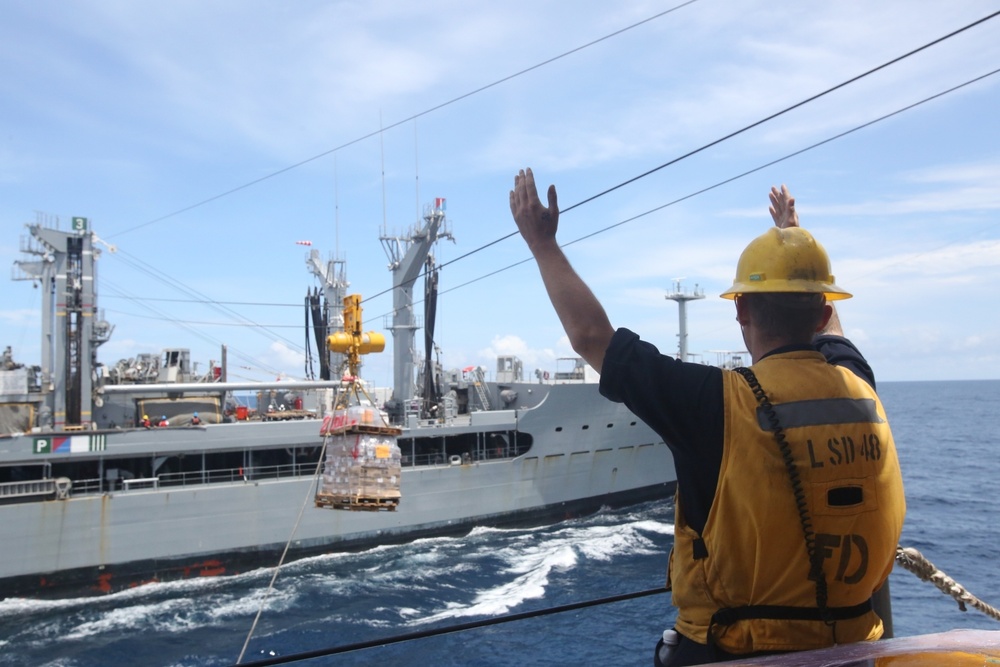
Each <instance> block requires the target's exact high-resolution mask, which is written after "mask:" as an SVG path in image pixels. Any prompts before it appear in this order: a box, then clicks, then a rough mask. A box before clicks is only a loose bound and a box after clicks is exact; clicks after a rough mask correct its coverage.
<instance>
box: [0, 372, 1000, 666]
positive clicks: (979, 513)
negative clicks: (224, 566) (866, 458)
mask: <svg viewBox="0 0 1000 667" xmlns="http://www.w3.org/2000/svg"><path fill="white" fill-rule="evenodd" d="M879 393H880V395H881V396H882V400H883V403H884V404H885V408H886V412H887V414H888V417H889V420H890V423H891V424H892V427H893V433H894V435H895V439H896V443H897V447H898V449H899V455H900V462H901V466H902V469H903V478H904V483H905V484H906V496H907V506H908V511H907V518H906V524H905V527H904V530H903V537H902V539H901V543H902V544H903V545H904V546H912V547H916V548H917V549H919V550H920V551H921V552H922V553H923V554H924V555H925V556H926V557H927V558H928V559H930V560H931V561H932V562H933V563H934V564H935V565H937V566H938V567H939V568H941V569H942V570H944V571H945V572H946V573H948V574H949V575H951V576H952V577H953V578H954V579H955V580H956V581H958V582H959V583H960V584H962V585H964V586H965V587H966V588H967V589H968V590H969V591H970V592H971V593H973V594H974V595H976V596H977V597H979V598H980V599H982V600H984V601H985V602H987V603H990V604H992V605H994V606H1000V578H998V577H997V576H995V574H996V565H995V562H996V560H997V556H998V554H997V548H998V547H1000V522H998V521H997V517H996V514H997V512H996V506H997V505H996V503H997V501H996V498H995V493H994V492H995V487H996V484H995V482H996V480H998V479H1000V462H998V456H997V453H996V451H995V449H996V448H997V447H998V444H1000V443H998V440H1000V436H998V435H997V430H996V428H995V427H994V424H993V420H994V419H995V418H996V415H997V414H1000V409H998V408H1000V380H990V381H963V382H906V383H889V382H887V383H883V384H881V385H880V386H879ZM404 493H405V489H404ZM404 499H405V497H404ZM795 528H796V529H797V527H795ZM289 529H291V527H289ZM672 540H673V506H672V503H671V502H668V501H662V502H655V503H647V504H643V505H637V506H631V507H627V508H621V509H614V510H612V509H607V510H604V511H601V512H599V513H597V514H595V515H592V516H589V517H585V518H580V519H573V520H568V521H565V522H562V523H559V524H555V525H549V526H542V527H532V528H517V529H503V530H501V529H486V528H481V529H476V530H474V531H472V532H471V533H470V534H469V535H467V536H465V537H459V538H455V537H449V538H437V539H425V540H419V541H416V542H413V543H410V544H405V545H396V546H387V547H379V548H375V549H371V550H368V551H364V552H360V553H348V554H331V555H326V556H321V557H316V558H309V559H304V560H299V561H295V562H293V563H290V564H287V565H285V567H283V568H282V569H281V572H280V575H279V577H278V579H277V582H276V584H275V587H274V590H273V591H271V593H270V594H269V595H266V591H267V589H268V584H269V582H270V579H271V570H258V571H256V572H250V573H246V574H243V575H239V576H235V577H229V578H219V579H204V580H197V581H184V582H176V583H169V584H153V585H149V586H145V587H141V588H138V589H133V590H130V591H127V592H123V593H118V594H114V595H109V596H106V597H99V598H79V599H71V600H60V601H37V600H23V599H7V600H3V601H0V665H18V666H22V665H25V666H27V665H30V666H42V665H44V666H48V667H90V666H100V667H125V666H129V667H131V666H133V665H148V666H161V665H162V666H165V667H167V666H170V667H182V666H183V667H195V666H209V665H211V666H215V665H232V664H235V663H236V660H237V657H238V656H239V654H240V650H241V649H242V647H243V643H244V641H245V639H246V637H247V633H248V631H249V630H250V627H251V625H252V623H253V619H254V616H255V615H256V613H257V611H258V609H259V608H260V607H261V605H263V612H262V614H261V617H260V621H259V623H258V625H257V628H256V630H255V632H254V635H253V637H252V639H251V641H250V644H249V648H248V651H247V653H246V655H245V657H244V659H243V662H244V663H246V662H251V661H255V660H262V659H267V658H272V657H276V656H287V655H291V654H293V653H300V652H306V651H315V650H318V649H322V648H325V647H331V646H338V645H343V644H349V643H355V642H361V641H367V640H374V639H378V638H381V637H390V636H393V635H398V634H403V633H413V632H417V631H421V630H427V629H431V628H437V627H444V626H449V625H456V624H460V623H466V622H469V621H473V620H478V619H484V618H489V617H492V616H495V615H499V614H506V613H519V612H525V611H530V610H537V609H544V608H547V607H552V606H556V605H564V604H570V603H575V602H582V601H586V600H592V599H598V598H604V597H608V596H613V595H618V594H625V593H631V592H635V591H643V590H647V589H652V588H655V587H658V586H662V584H663V581H664V574H665V569H666V555H667V552H668V550H669V549H670V546H671V542H672ZM890 587H891V593H892V604H893V620H894V626H895V634H896V636H906V635H914V634H920V633H924V632H939V631H944V630H949V629H954V628H982V629H1000V625H998V624H997V623H996V622H995V621H993V620H992V619H990V618H988V617H987V616H985V615H983V614H981V613H979V612H977V611H975V610H972V609H970V610H969V611H968V612H962V611H960V610H959V609H958V606H957V604H956V603H955V601H954V600H952V599H951V598H950V597H948V596H945V595H943V594H942V593H940V592H939V591H938V590H937V589H936V588H935V587H933V586H932V585H931V584H929V583H925V582H922V581H920V580H919V579H917V578H916V577H915V576H914V575H913V574H911V573H909V572H907V571H906V570H903V569H902V568H900V567H898V566H897V567H896V569H895V570H894V572H893V574H892V576H891V578H890ZM669 602H670V598H669V595H667V594H663V595H652V596H649V597H642V598H637V599H633V600H627V601H622V602H616V603H612V604H605V605H601V606H594V607H588V608H584V609H579V610H575V611H570V612H564V613H561V614H556V615H550V616H543V617H539V618H531V619H525V620H519V621H514V622H511V623H504V624H500V625H494V626H490V627H485V628H478V629H473V630H467V631H464V632H458V633H451V634H445V635H441V636H437V637H430V638H425V639H418V640H414V641H410V642H406V643H402V644H394V645H391V646H387V647H380V648H374V649H367V650H363V651H355V652H351V653H346V654H341V655H336V656H328V657H324V658H318V659H314V660H311V661H303V662H297V663H294V664H300V665H310V666H314V665H331V666H347V665H351V666H355V665H380V666H383V667H386V666H391V665H429V664H432V665H442V666H447V665H472V664H474V665H485V666H490V665H497V666H500V665H504V666H507V665H567V664H583V665H590V664H595V665H596V664H613V665H642V666H644V667H645V666H648V665H649V664H650V662H651V659H652V657H651V656H652V650H653V645H654V643H655V641H656V638H657V636H658V635H659V634H660V633H661V632H662V631H663V629H664V628H666V627H668V626H669V625H670V623H671V621H672V620H673V611H672V609H671V607H670V606H669Z"/></svg>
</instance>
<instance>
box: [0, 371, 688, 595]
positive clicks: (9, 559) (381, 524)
mask: <svg viewBox="0 0 1000 667" xmlns="http://www.w3.org/2000/svg"><path fill="white" fill-rule="evenodd" d="M538 388H539V389H542V387H540V386H539V387H538ZM537 393H539V394H542V396H540V397H539V398H540V400H539V401H538V403H537V404H536V405H534V406H533V407H531V408H527V409H517V410H508V411H493V412H482V413H474V414H473V415H471V419H470V420H469V421H468V423H461V424H459V423H453V424H449V425H435V426H430V425H425V426H419V427H417V428H411V429H408V430H406V431H404V434H403V436H402V437H403V438H404V439H405V438H407V437H409V436H424V435H427V434H431V435H434V436H435V437H436V436H438V435H440V437H441V438H445V437H447V436H448V435H454V434H461V433H462V432H464V433H465V434H476V433H482V432H484V430H486V429H497V428H504V429H509V431H508V432H514V433H516V434H517V437H521V438H527V439H528V440H529V441H530V443H531V445H530V447H529V448H528V449H527V451H524V452H521V453H519V454H518V455H517V456H514V457H513V458H501V459H496V460H491V459H484V460H465V461H463V462H459V461H458V460H455V459H452V460H450V461H449V460H447V459H446V460H444V461H443V462H441V463H430V464H426V465H413V466H409V467H404V469H403V473H402V478H401V479H402V481H401V492H402V499H401V502H400V504H399V506H398V508H397V509H396V510H395V511H347V510H332V509H320V508H317V507H315V506H314V505H313V502H312V499H313V493H314V490H315V482H314V478H313V476H311V475H298V476H290V477H283V478H276V479H255V478H254V475H253V471H252V470H247V471H242V470H241V471H240V472H241V474H240V475H239V476H237V478H236V479H232V480H229V481H214V482H211V483H186V484H184V485H182V486H170V487H163V486H160V487H159V488H152V487H150V488H141V486H138V485H133V486H132V487H130V488H128V489H123V488H118V489H116V490H113V491H105V492H102V493H89V494H83V495H77V494H75V493H71V494H70V495H69V496H68V497H67V498H65V499H62V500H55V499H53V500H36V501H32V502H15V503H7V504H2V505H0V540H2V542H3V544H4V545H5V555H4V558H3V560H2V563H0V596H11V595H33V596H37V595H65V594H68V593H70V592H79V591H81V590H83V591H90V592H108V591H113V590H119V589H121V588H124V587H127V586H132V585H135V584H138V583H143V582H149V581H163V580H168V579H176V578H181V577H190V576H214V575H224V574H235V573H237V572H240V571H244V570H246V569H249V568H252V567H258V566H261V565H273V564H275V563H276V562H277V557H278V555H279V554H280V553H281V551H282V550H283V549H284V547H285V544H286V542H287V541H288V540H289V538H290V537H291V544H290V551H289V553H290V555H291V556H292V557H298V556H303V555H309V554H315V553H321V552H326V551H338V550H349V549H355V548H362V547H368V546H373V545H377V544H383V543H389V542H399V541H404V540H409V539H413V538H416V537H420V536H426V535H439V534H449V533H459V532H462V531H465V530H468V529H469V528H471V527H473V526H476V525H504V524H510V523H514V522H520V521H533V520H550V519H553V518H555V519H561V518H564V517H567V516H573V515H576V514H580V513H585V512H590V511H593V510H595V509H598V508H599V507H600V506H602V505H609V506H615V505H619V504H624V503H629V502H636V501H642V500H647V499H651V498H661V497H664V496H667V495H669V494H670V493H672V491H673V488H674V480H675V475H674V469H673V463H672V460H671V457H670V454H669V451H668V449H667V447H666V445H665V444H664V443H663V442H662V440H661V439H660V438H659V437H658V436H657V435H656V434H655V433H653V432H652V431H651V430H650V429H649V428H648V427H646V426H645V425H644V424H643V423H642V422H640V421H638V419H637V418H636V417H635V416H634V415H632V413H630V412H629V411H628V410H626V409H625V408H624V407H622V406H620V405H617V404H614V403H611V402H609V401H607V400H605V399H603V398H602V397H601V396H600V395H599V394H598V392H597V387H596V386H595V385H592V384H589V385H555V386H547V387H545V388H544V391H538V392H537ZM320 443H321V438H320V436H319V423H318V422H317V421H316V420H306V421H289V422H275V423H253V424H216V425H211V426H207V427H202V428H196V429H161V430H156V429H154V430H152V431H148V430H130V431H122V432H113V433H108V434H106V436H105V438H104V440H103V443H102V446H104V447H106V449H105V450H104V451H103V455H106V456H109V457H110V456H119V457H120V456H122V455H125V454H128V455H132V454H134V455H135V456H141V455H149V454H150V453H155V455H158V456H170V455H171V453H172V452H180V451H183V452H189V453H190V452H192V451H202V452H212V451H224V450H233V449H242V450H244V451H252V450H254V449H264V448H275V447H287V448H295V447H315V446H317V445H319V444H320ZM33 446H35V445H34V439H33V438H32V437H31V436H20V437H14V438H9V439H5V440H3V441H0V464H3V465H14V464H16V463H17V462H18V461H30V462H31V463H33V464H38V463H39V461H40V458H39V456H42V457H43V458H44V457H53V460H58V457H59V455H57V454H46V455H39V454H33V453H32V452H31V448H32V447H33ZM73 455H74V454H65V455H63V457H65V456H73ZM83 455H84V454H81V456H83ZM189 455H190V454H189ZM303 507H304V510H303ZM300 511H301V519H299V514H300ZM293 530H294V534H293Z"/></svg>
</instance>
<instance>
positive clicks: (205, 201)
mask: <svg viewBox="0 0 1000 667" xmlns="http://www.w3.org/2000/svg"><path fill="white" fill-rule="evenodd" d="M695 2H698V0H687V1H686V2H682V3H681V4H679V5H675V6H674V7H671V8H670V9H665V10H663V11H662V12H659V13H657V14H653V15H652V16H649V17H647V18H644V19H642V20H641V21H636V22H635V23H632V24H631V25H627V26H625V27H624V28H620V29H618V30H615V31H614V32H611V33H608V34H607V35H604V36H603V37H598V38H597V39H595V40H592V41H590V42H587V43H586V44H582V45H580V46H577V47H575V48H572V49H570V50H569V51H565V52H563V53H560V54H559V55H557V56H553V57H551V58H548V59H547V60H543V61H542V62H540V63H536V64H534V65H532V66H531V67H526V68H525V69H522V70H520V71H517V72H514V73H513V74H508V75H507V76H505V77H502V78H500V79H497V80H496V81H494V82H492V83H488V84H486V85H485V86H480V87H479V88H476V89H474V90H470V91H469V92H467V93H462V94H461V95H459V96H458V97H453V98H452V99H450V100H448V101H446V102H441V103H440V104H436V105H434V106H432V107H430V108H428V109H424V110H423V111H420V112H417V113H415V114H413V115H411V116H408V117H407V118H403V119H402V120H398V121H396V122H395V123H391V124H389V125H386V126H384V127H379V129H378V130H375V131H373V132H369V133H368V134H366V135H364V136H361V137H358V138H356V139H352V140H350V141H348V142H346V143H343V144H341V145H339V146H337V147H335V148H331V149H329V150H325V151H323V152H322V153H317V154H316V155H313V156H312V157H308V158H306V159H304V160H300V161H299V162H296V163H295V164H292V165H289V166H287V167H284V168H282V169H279V170H277V171H274V172H271V173H269V174H267V175H265V176H261V177H260V178H257V179H254V180H252V181H250V182H248V183H244V184H243V185H239V186H237V187H235V188H231V189H229V190H226V191H225V192H221V193H219V194H217V195H214V196H212V197H208V198H207V199H203V200H201V201H199V202H195V203H194V204H191V205H189V206H185V207H184V208H179V209H177V210H176V211H172V212H170V213H167V214H166V215H161V216H160V217H159V218H155V219H153V220H149V221H147V222H144V223H142V224H139V225H135V226H134V227H129V228H128V229H125V230H123V231H120V232H115V233H114V234H111V235H110V236H108V238H112V237H115V236H121V235H123V234H128V233H129V232H134V231H136V230H137V229H142V228H143V227H148V226H149V225H152V224H155V223H157V222H162V221H164V220H167V219H168V218H172V217H174V216H176V215H180V214H181V213H186V212H187V211H190V210H192V209H196V208H198V207H200V206H204V205H205V204H208V203H211V202H213V201H217V200H219V199H222V198H223V197H227V196H229V195H231V194H235V193H237V192H240V191H241V190H246V189H247V188H249V187H252V186H254V185H257V184H258V183H262V182H264V181H266V180H268V179H271V178H274V177H275V176H280V175H281V174H284V173H287V172H289V171H292V170H293V169H297V168H299V167H301V166H303V165H306V164H309V163H310V162H315V161H316V160H318V159H320V158H322V157H326V156H327V155H330V154H332V153H336V152H338V151H340V150H343V149H344V148H347V147H349V146H353V145H354V144H357V143H359V142H361V141H364V140H365V139H370V138H372V137H374V136H377V135H380V134H382V133H384V132H385V131H387V130H391V129H393V128H396V127H399V126H400V125H403V124H405V123H409V122H410V121H413V120H416V119H418V118H420V117H422V116H426V115H428V114H430V113H433V112H435V111H438V110H440V109H443V108H445V107H447V106H451V105H452V104H455V103H456V102H460V101H462V100H464V99H466V98H468V97H472V96H473V95H477V94H479V93H481V92H484V91H486V90H489V89H490V88H494V87H496V86H499V85H500V84H502V83H506V82H507V81H510V80H512V79H516V78H517V77H519V76H522V75H524V74H527V73H529V72H532V71H534V70H536V69H539V68H541V67H544V66H546V65H550V64H552V63H554V62H556V61H557V60H562V59H563V58H566V57H569V56H571V55H573V54H574V53H577V52H579V51H583V50H584V49H587V48H590V47H591V46H595V45H597V44H600V43H601V42H604V41H606V40H609V39H611V38H612V37H618V36H619V35H622V34H624V33H626V32H628V31H629V30H632V29H634V28H638V27H639V26H642V25H645V24H646V23H649V22H651V21H654V20H656V19H658V18H662V17H664V16H666V15H667V14H671V13H673V12H675V11H677V10H678V9H682V8H684V7H687V6H688V5H692V4H694V3H695Z"/></svg>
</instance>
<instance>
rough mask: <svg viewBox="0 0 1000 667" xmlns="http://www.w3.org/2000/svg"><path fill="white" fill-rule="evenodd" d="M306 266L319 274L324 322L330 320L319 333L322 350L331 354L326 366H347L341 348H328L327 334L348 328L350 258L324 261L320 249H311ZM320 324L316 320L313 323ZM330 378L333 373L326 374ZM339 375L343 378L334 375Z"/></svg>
mask: <svg viewBox="0 0 1000 667" xmlns="http://www.w3.org/2000/svg"><path fill="white" fill-rule="evenodd" d="M306 266H307V267H308V268H309V270H310V272H311V273H312V274H313V275H314V276H315V277H316V279H317V280H318V281H319V283H320V285H321V286H322V289H323V318H322V319H323V322H324V323H325V324H326V327H325V331H323V332H322V333H323V335H322V336H317V346H318V347H319V351H318V354H325V355H328V357H327V363H326V367H327V368H328V369H334V370H339V369H342V368H343V367H344V362H345V361H346V357H345V356H344V355H343V354H341V353H339V352H332V351H329V350H328V349H327V346H326V337H327V336H328V335H329V334H330V333H331V332H335V331H343V330H344V314H343V303H344V297H346V296H347V288H348V287H349V286H350V283H349V282H347V269H346V266H347V262H346V261H345V260H343V259H330V260H329V261H327V262H325V263H324V262H323V261H322V260H321V259H320V257H319V250H310V251H309V256H308V257H307V258H306ZM313 326H314V327H315V326H316V323H315V322H314V323H313ZM322 379H323V380H329V379H331V378H330V377H324V378H322ZM334 379H339V378H334Z"/></svg>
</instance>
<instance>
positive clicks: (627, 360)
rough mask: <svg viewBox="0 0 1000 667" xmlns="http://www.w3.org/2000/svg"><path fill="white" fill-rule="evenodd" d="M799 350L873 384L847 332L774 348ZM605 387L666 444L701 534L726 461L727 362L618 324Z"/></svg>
mask: <svg viewBox="0 0 1000 667" xmlns="http://www.w3.org/2000/svg"><path fill="white" fill-rule="evenodd" d="M796 349H810V350H816V351H819V352H821V353H822V354H823V356H825V357H826V359H827V361H828V362H829V363H831V364H836V365H838V366H844V367H845V368H848V369H849V370H851V371H853V372H854V374H855V375H857V376H858V377H860V378H861V379H863V380H865V381H866V382H868V384H870V385H871V386H872V387H873V388H874V387H875V376H874V374H873V373H872V369H871V367H870V366H869V365H868V362H867V361H865V358H864V357H863V356H862V355H861V352H859V351H858V349H857V348H856V347H854V345H853V344H852V343H851V341H849V340H847V339H846V338H843V337H841V336H817V337H816V338H815V339H814V340H813V344H812V346H809V347H802V346H790V347H784V348H780V349H777V350H774V351H772V352H770V353H769V354H776V353H779V352H789V351H792V350H796ZM600 390H601V394H602V395H603V396H604V397H606V398H608V399H610V400H612V401H615V402H616V403H624V404H625V405H626V406H627V407H628V409H629V410H631V411H632V412H633V413H635V415H636V416H637V417H638V418H639V419H641V420H642V421H644V422H646V424H647V425H648V426H649V427H650V428H651V429H653V430H654V431H656V433H658V434H659V435H660V437H662V438H663V441H664V442H666V443H667V446H668V447H669V448H670V452H671V453H672V454H673V457H674V468H675V469H676V471H677V488H678V491H679V492H680V495H681V497H682V498H683V499H684V518H685V519H686V520H687V523H688V525H689V526H691V527H692V528H693V529H695V530H697V531H698V532H699V533H701V532H702V530H703V529H704V527H705V522H706V521H707V520H708V511H709V510H710V509H711V507H712V499H713V498H714V497H715V487H716V485H717V483H718V479H719V470H720V469H721V467H722V445H723V433H724V427H725V423H724V412H723V397H722V369H721V368H718V367H716V366H709V365H703V364H692V363H682V362H680V361H678V360H677V359H674V358H673V357H670V356H666V355H663V354H660V351H659V350H657V349H656V347H655V346H654V345H652V344H650V343H647V342H645V341H643V340H641V339H640V338H639V336H638V335H636V334H635V333H633V332H631V331H629V330H628V329H619V330H618V331H616V332H615V335H614V337H612V339H611V344H610V345H608V349H607V352H605V353H604V367H603V368H602V369H601V385H600Z"/></svg>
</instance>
